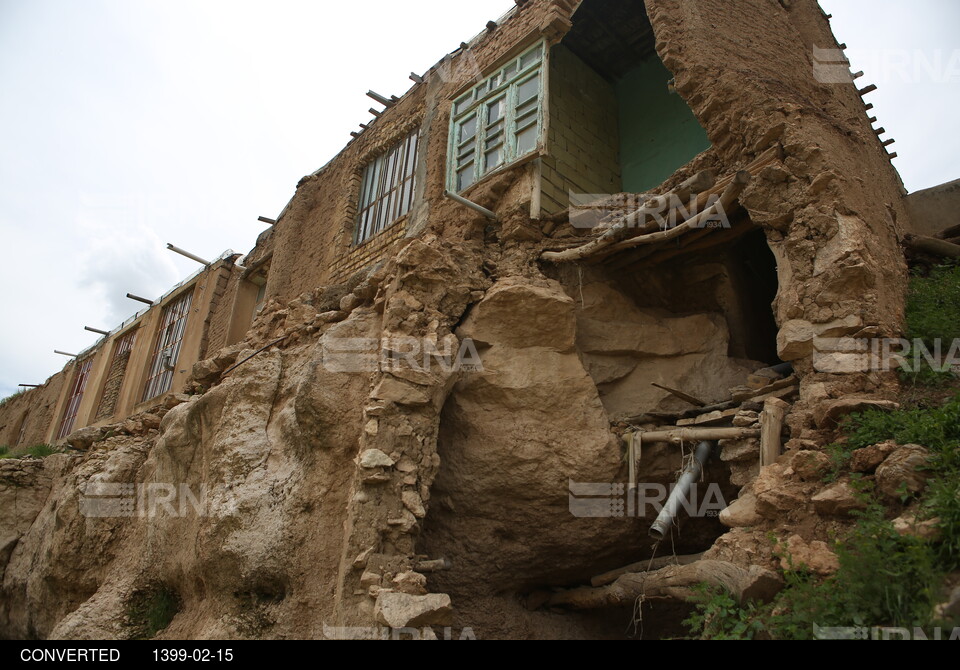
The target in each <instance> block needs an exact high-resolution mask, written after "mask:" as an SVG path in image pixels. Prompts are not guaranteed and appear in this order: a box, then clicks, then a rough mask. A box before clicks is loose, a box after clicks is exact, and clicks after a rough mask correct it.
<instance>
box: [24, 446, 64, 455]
mask: <svg viewBox="0 0 960 670" xmlns="http://www.w3.org/2000/svg"><path fill="white" fill-rule="evenodd" d="M24 453H25V454H26V455H28V456H33V457H34V458H46V457H47V456H50V455H51V454H56V453H59V452H58V451H57V449H56V448H55V447H51V446H50V445H49V444H35V445H33V446H32V447H27V448H26V449H25V450H24Z"/></svg>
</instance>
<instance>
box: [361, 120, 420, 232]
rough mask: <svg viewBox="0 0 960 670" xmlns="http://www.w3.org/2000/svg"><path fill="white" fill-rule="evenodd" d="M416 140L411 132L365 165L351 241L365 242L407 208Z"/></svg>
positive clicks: (412, 184) (412, 185) (413, 181)
mask: <svg viewBox="0 0 960 670" xmlns="http://www.w3.org/2000/svg"><path fill="white" fill-rule="evenodd" d="M419 139H420V134H419V131H414V132H413V133H411V134H410V135H408V136H407V137H406V138H405V139H404V140H403V141H402V142H400V143H399V144H397V145H396V146H395V147H393V148H392V149H390V151H388V152H387V153H385V154H383V155H382V156H380V157H378V158H376V159H374V160H373V161H372V162H371V163H370V164H368V165H367V167H366V168H364V170H363V179H362V181H361V187H360V216H359V218H358V220H357V229H356V232H355V233H354V236H353V243H354V244H362V243H363V242H366V241H367V240H369V239H370V238H371V237H373V236H375V235H377V234H378V233H380V232H381V231H383V230H385V229H386V228H388V227H389V226H390V225H391V224H393V223H394V222H396V221H397V220H398V219H399V218H400V217H402V216H404V215H405V214H406V213H407V212H409V211H410V206H411V205H412V204H413V191H414V188H415V187H416V176H415V174H414V173H415V172H416V169H417V145H418V143H419Z"/></svg>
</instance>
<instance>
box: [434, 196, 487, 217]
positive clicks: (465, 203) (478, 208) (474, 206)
mask: <svg viewBox="0 0 960 670" xmlns="http://www.w3.org/2000/svg"><path fill="white" fill-rule="evenodd" d="M443 195H444V196H446V197H448V198H450V199H451V200H453V201H454V202H459V203H460V204H461V205H463V206H464V207H469V208H470V209H472V210H473V211H475V212H480V213H481V214H483V215H484V216H485V217H487V218H488V219H491V220H493V221H496V220H497V215H496V214H494V213H493V212H491V211H490V210H489V209H487V208H486V207H481V206H480V205H478V204H477V203H475V202H471V201H470V200H467V199H466V198H464V197H462V196H459V195H457V194H456V193H451V192H450V191H444V192H443Z"/></svg>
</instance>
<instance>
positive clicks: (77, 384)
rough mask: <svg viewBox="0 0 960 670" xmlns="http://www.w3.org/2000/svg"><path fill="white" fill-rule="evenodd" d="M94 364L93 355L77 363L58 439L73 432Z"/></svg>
mask: <svg viewBox="0 0 960 670" xmlns="http://www.w3.org/2000/svg"><path fill="white" fill-rule="evenodd" d="M92 366H93V356H90V357H89V358H87V359H86V360H84V361H81V362H79V363H77V375H76V377H74V379H73V387H72V389H71V391H70V400H68V401H67V408H66V409H65V410H64V411H63V420H62V421H61V422H60V430H59V431H58V432H57V439H58V440H62V439H63V438H65V437H66V436H67V435H69V434H70V433H71V432H73V424H74V422H75V421H76V420H77V413H78V412H79V411H80V401H81V400H83V392H84V391H86V390H87V379H88V378H89V377H90V368H91V367H92Z"/></svg>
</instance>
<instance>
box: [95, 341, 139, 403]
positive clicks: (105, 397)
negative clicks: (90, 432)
mask: <svg viewBox="0 0 960 670" xmlns="http://www.w3.org/2000/svg"><path fill="white" fill-rule="evenodd" d="M136 340H137V329H136V328H134V329H133V330H131V331H129V332H127V333H124V334H123V335H121V336H120V337H119V338H117V341H116V343H115V345H114V349H113V360H112V361H111V362H110V369H109V370H108V371H107V381H106V383H105V384H104V386H103V394H102V395H101V396H100V407H99V409H97V417H96V420H97V421H100V420H101V419H106V418H108V417H111V416H113V412H114V410H116V408H117V400H118V399H119V396H120V388H121V387H122V386H123V377H124V375H125V374H126V372H127V363H128V362H129V360H130V352H131V351H133V345H134V343H135V342H136Z"/></svg>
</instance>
